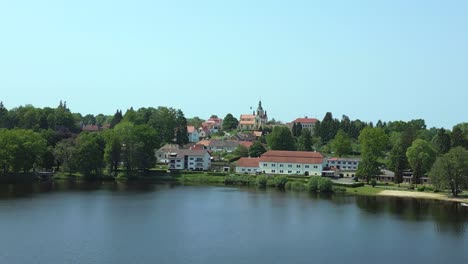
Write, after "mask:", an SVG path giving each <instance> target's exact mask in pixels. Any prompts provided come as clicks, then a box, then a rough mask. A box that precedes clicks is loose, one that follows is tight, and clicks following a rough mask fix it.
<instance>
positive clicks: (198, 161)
mask: <svg viewBox="0 0 468 264" xmlns="http://www.w3.org/2000/svg"><path fill="white" fill-rule="evenodd" d="M210 167H211V156H210V154H209V153H208V151H207V150H192V149H179V150H177V151H176V152H173V153H171V154H170V155H169V169H170V170H203V171H206V170H208V169H210Z"/></svg>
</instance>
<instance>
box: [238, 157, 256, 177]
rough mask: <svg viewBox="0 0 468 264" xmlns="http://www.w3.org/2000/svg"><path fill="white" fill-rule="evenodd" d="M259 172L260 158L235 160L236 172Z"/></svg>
mask: <svg viewBox="0 0 468 264" xmlns="http://www.w3.org/2000/svg"><path fill="white" fill-rule="evenodd" d="M260 172H261V170H260V158H250V157H249V158H240V159H239V160H238V161H237V162H236V173H242V174H257V173H260Z"/></svg>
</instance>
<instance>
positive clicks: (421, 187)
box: [417, 186, 426, 192]
mask: <svg viewBox="0 0 468 264" xmlns="http://www.w3.org/2000/svg"><path fill="white" fill-rule="evenodd" d="M425 189H426V187H425V186H419V187H418V188H417V191H418V192H424V190H425Z"/></svg>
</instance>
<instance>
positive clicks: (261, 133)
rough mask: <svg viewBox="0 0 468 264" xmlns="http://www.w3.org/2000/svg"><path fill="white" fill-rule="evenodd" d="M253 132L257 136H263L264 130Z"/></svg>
mask: <svg viewBox="0 0 468 264" xmlns="http://www.w3.org/2000/svg"><path fill="white" fill-rule="evenodd" d="M253 134H254V135H255V136H256V137H261V136H262V135H263V132H262V131H254V132H253Z"/></svg>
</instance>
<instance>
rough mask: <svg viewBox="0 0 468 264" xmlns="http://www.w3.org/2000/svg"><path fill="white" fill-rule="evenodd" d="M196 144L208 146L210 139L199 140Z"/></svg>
mask: <svg viewBox="0 0 468 264" xmlns="http://www.w3.org/2000/svg"><path fill="white" fill-rule="evenodd" d="M197 144H198V145H203V146H205V147H208V146H209V145H210V144H211V140H206V139H204V140H201V141H200V142H198V143H197Z"/></svg>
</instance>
